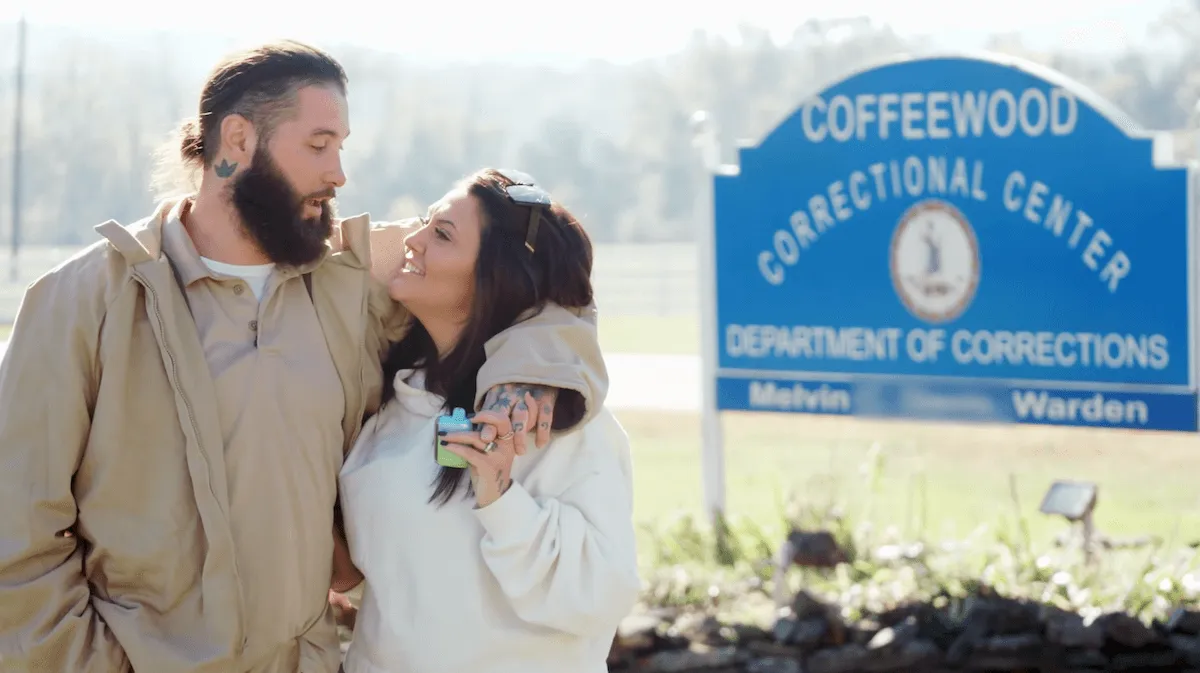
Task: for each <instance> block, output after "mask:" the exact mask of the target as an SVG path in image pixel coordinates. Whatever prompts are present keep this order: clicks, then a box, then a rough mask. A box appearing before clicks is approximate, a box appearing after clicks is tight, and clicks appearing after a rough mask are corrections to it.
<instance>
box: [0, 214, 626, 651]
mask: <svg viewBox="0 0 1200 673" xmlns="http://www.w3.org/2000/svg"><path fill="white" fill-rule="evenodd" d="M170 205H171V204H164V205H163V206H162V207H160V208H159V209H158V211H156V213H155V214H154V215H152V216H151V217H149V218H146V219H145V220H142V221H140V222H138V223H136V224H134V225H131V226H129V227H123V226H121V225H118V224H117V223H116V222H107V223H105V224H103V225H100V226H99V227H97V230H98V231H99V232H100V233H101V235H102V236H103V237H104V238H105V239H106V240H103V241H100V242H98V243H96V244H94V245H92V246H90V247H89V248H87V249H86V250H84V251H83V252H81V253H79V254H78V255H76V256H75V257H73V258H72V259H70V260H68V261H67V262H65V263H63V264H62V265H60V266H59V267H57V268H55V269H53V270H52V271H50V272H49V273H47V274H46V275H44V276H43V277H42V278H40V279H39V280H37V281H36V282H35V283H33V284H32V285H31V286H30V287H29V288H28V291H27V294H26V296H25V300H24V302H23V304H22V306H21V308H20V310H19V312H18V316H17V320H16V324H15V325H14V330H13V333H12V336H11V340H10V343H9V347H8V352H7V355H6V356H5V357H4V359H3V364H0V671H38V672H47V673H49V672H54V673H85V672H97V673H100V672H103V673H108V672H124V671H130V670H134V669H136V671H137V672H138V673H175V672H179V673H183V672H187V673H198V672H200V671H206V672H207V671H237V670H239V664H238V657H239V655H240V652H241V650H242V648H243V647H244V645H245V634H244V633H243V616H242V609H243V606H242V597H241V595H240V589H239V586H240V583H241V582H244V581H253V578H239V577H238V576H237V570H236V567H235V565H234V563H233V549H232V540H231V534H230V525H229V524H230V520H231V519H232V518H234V517H236V516H238V513H237V512H231V511H229V505H228V499H227V497H226V486H225V481H226V472H225V464H224V460H223V446H222V438H221V434H220V429H219V424H218V419H217V418H216V411H215V404H214V401H213V395H214V393H213V389H212V382H211V378H210V376H209V373H208V366H207V364H206V362H205V358H204V353H203V351H202V350H201V348H200V343H199V339H198V337H197V334H196V328H195V326H194V325H193V323H192V320H191V315H190V314H189V312H188V309H187V306H186V304H185V302H184V299H183V295H182V293H181V292H180V289H179V286H178V285H177V283H176V280H175V278H174V276H173V274H172V270H171V267H170V265H169V263H168V262H167V260H166V258H165V257H164V256H163V255H162V254H161V248H160V243H161V229H162V222H163V217H164V215H165V214H166V213H167V212H169V208H170ZM370 226H371V225H370V223H369V219H368V217H367V216H365V215H363V216H358V217H354V218H350V219H347V220H344V221H343V223H342V237H343V243H344V245H343V247H344V248H345V249H344V250H342V251H340V252H336V253H331V254H329V255H328V256H327V258H326V259H325V261H324V263H322V264H320V265H319V266H318V267H317V268H316V270H315V271H314V272H313V275H312V280H313V283H312V286H313V287H312V290H313V302H314V304H315V306H316V309H317V314H318V316H319V317H320V319H321V322H322V328H323V332H324V336H325V339H326V340H327V342H328V344H329V347H330V351H331V354H332V357H333V360H334V362H335V365H336V368H337V371H338V376H339V378H340V379H341V381H342V383H343V386H344V389H345V418H344V421H343V426H344V430H345V444H344V446H343V447H341V448H342V450H343V452H345V451H347V450H348V449H349V447H351V446H353V443H354V441H355V439H356V438H357V437H358V433H359V429H360V426H361V422H362V420H363V418H364V416H365V415H367V414H370V413H372V412H374V411H375V409H376V408H377V406H378V404H379V398H380V389H381V386H380V383H381V375H380V357H381V354H382V353H383V352H384V348H385V346H386V344H387V342H388V340H389V339H394V338H396V337H397V336H399V335H400V334H401V333H402V329H403V325H404V324H405V323H406V322H407V319H408V316H406V315H405V314H404V312H403V311H402V310H401V309H399V308H398V307H397V306H396V305H395V304H394V303H393V302H391V301H390V299H388V298H387V295H386V293H385V292H384V291H383V289H382V288H381V287H380V286H378V285H377V284H376V283H374V282H373V281H372V280H371V279H370V275H369V273H368V270H369V268H370V250H369V238H368V233H369V228H370ZM582 313H583V315H582V316H580V315H577V314H576V313H574V312H571V311H567V310H565V309H562V308H560V307H556V306H551V307H549V308H547V310H545V311H544V312H542V313H541V314H539V315H537V316H536V317H533V318H531V319H529V320H527V321H524V322H521V323H518V324H517V325H516V326H514V327H512V328H510V329H509V330H508V331H506V332H504V333H502V334H500V335H498V336H497V337H495V338H494V339H493V340H492V342H490V343H489V344H488V347H487V351H488V354H489V359H488V361H487V364H486V365H485V367H484V368H483V370H482V371H481V372H480V374H479V394H480V398H482V395H483V394H484V393H485V391H486V390H487V389H488V388H490V387H491V386H493V385H496V384H500V383H506V382H514V383H516V382H520V383H541V384H550V385H554V386H558V387H561V388H565V389H569V390H574V391H578V392H579V393H580V394H581V395H582V397H583V399H584V406H585V412H584V419H580V420H585V419H587V418H590V417H591V416H593V415H594V414H595V412H596V410H598V409H599V408H600V407H601V405H602V404H603V402H604V397H605V394H606V392H607V372H606V371H605V368H604V362H603V359H602V357H601V355H600V352H599V345H598V343H597V338H596V330H595V321H594V316H593V312H592V311H590V310H589V311H586V312H582ZM480 401H481V400H480ZM331 450H334V451H336V450H337V449H336V448H332V447H331ZM263 497H270V494H268V493H264V494H263ZM66 531H70V533H71V534H64V533H65V532H66ZM330 537H331V538H332V536H330ZM332 546H333V543H332V539H331V541H330V556H332V553H333V550H332ZM327 613H328V611H327ZM323 620H324V621H325V622H326V623H329V622H330V621H331V617H330V616H329V614H326V615H325V616H324V618H323Z"/></svg>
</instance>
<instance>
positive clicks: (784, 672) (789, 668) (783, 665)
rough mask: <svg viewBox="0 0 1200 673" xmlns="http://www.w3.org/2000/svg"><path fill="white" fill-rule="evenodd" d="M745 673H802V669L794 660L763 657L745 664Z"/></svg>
mask: <svg viewBox="0 0 1200 673" xmlns="http://www.w3.org/2000/svg"><path fill="white" fill-rule="evenodd" d="M746 673H802V669H801V668H800V662H799V661H796V660H795V659H788V658H784V657H764V658H762V659H755V660H753V661H751V662H750V663H749V664H747V665H746Z"/></svg>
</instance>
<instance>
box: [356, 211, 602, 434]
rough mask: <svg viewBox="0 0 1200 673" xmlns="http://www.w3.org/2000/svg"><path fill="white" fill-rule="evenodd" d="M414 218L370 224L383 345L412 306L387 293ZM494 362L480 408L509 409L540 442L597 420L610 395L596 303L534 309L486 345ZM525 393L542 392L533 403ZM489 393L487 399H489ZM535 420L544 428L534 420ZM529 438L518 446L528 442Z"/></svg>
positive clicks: (485, 374)
mask: <svg viewBox="0 0 1200 673" xmlns="http://www.w3.org/2000/svg"><path fill="white" fill-rule="evenodd" d="M420 224H421V222H420V220H419V219H417V218H411V219H408V220H400V221H397V222H386V223H373V224H372V227H371V231H370V246H369V247H370V249H369V251H367V252H366V253H365V254H367V255H369V256H370V260H371V276H372V279H373V282H374V287H373V288H372V301H371V306H372V312H373V313H375V314H376V315H377V317H378V321H376V320H372V322H373V323H375V324H374V327H375V329H377V332H376V333H375V335H374V338H375V339H376V340H377V342H378V343H379V344H380V357H381V358H382V357H383V356H385V355H386V353H385V352H384V350H385V349H386V343H387V342H388V341H389V340H395V339H397V338H399V337H400V336H401V335H402V334H403V330H404V328H405V326H406V325H407V323H408V320H409V316H408V312H407V311H405V310H404V309H403V308H402V307H400V306H399V305H398V304H396V303H395V302H392V301H391V299H390V298H389V297H388V296H387V282H388V280H390V279H391V278H392V277H393V276H394V275H395V273H396V272H397V271H398V270H399V269H400V267H401V266H403V264H404V238H405V237H406V236H408V235H409V234H410V233H412V232H413V231H414V230H416V229H417V228H419V227H420ZM485 349H486V351H487V362H486V363H484V365H483V368H482V369H480V371H479V377H478V385H477V388H478V391H479V392H478V394H477V396H476V400H475V409H476V410H477V411H478V410H481V409H483V408H489V409H502V408H507V410H508V411H509V413H511V414H512V417H513V422H514V429H516V427H515V425H516V424H520V425H522V429H521V430H517V434H518V435H519V436H520V435H522V434H523V433H524V432H531V431H536V432H537V436H538V439H539V442H538V443H539V444H541V443H544V442H545V441H546V440H547V439H548V438H549V430H550V424H551V421H552V419H553V427H554V429H556V430H569V429H571V428H573V427H575V426H577V425H579V424H581V423H583V422H585V421H587V420H590V419H591V418H592V416H593V415H594V414H595V412H596V411H597V410H599V408H600V407H601V406H603V404H604V399H605V397H606V396H607V394H608V370H607V368H606V367H605V365H604V356H603V355H602V354H601V352H600V341H599V337H598V336H597V333H596V307H595V306H594V305H592V306H588V307H586V308H583V309H566V308H563V307H561V306H558V305H555V304H550V305H547V306H546V307H545V309H543V310H541V311H537V312H534V311H531V312H529V313H528V314H526V315H525V316H522V317H521V319H519V320H518V321H517V323H516V324H515V325H513V326H512V327H510V328H508V329H506V330H504V331H503V332H501V333H500V334H497V335H496V336H494V337H492V339H491V340H490V341H488V343H487V344H486V346H485ZM525 393H530V394H531V395H532V396H533V397H535V398H536V399H535V400H534V402H535V405H534V406H533V407H530V408H528V409H525V408H523V406H525V405H526V404H527V402H526V401H525V400H526V398H525ZM485 396H486V398H487V399H485ZM529 423H536V424H537V426H539V427H532V426H530V425H528V424H529ZM522 445H523V438H522V441H521V442H519V446H518V448H519V449H523V446H522Z"/></svg>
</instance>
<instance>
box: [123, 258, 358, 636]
mask: <svg viewBox="0 0 1200 673" xmlns="http://www.w3.org/2000/svg"><path fill="white" fill-rule="evenodd" d="M133 277H134V278H136V279H137V280H138V282H139V283H141V285H142V287H143V288H145V290H146V294H147V295H148V296H149V298H150V308H151V312H152V313H153V314H154V320H155V322H157V323H158V332H159V334H162V335H163V336H164V339H163V344H162V346H163V352H164V353H166V354H167V360H168V364H169V366H170V368H171V375H172V380H173V381H176V382H177V381H179V363H178V361H177V360H176V358H175V354H174V353H173V352H171V346H170V344H169V343H168V342H167V341H166V339H165V336H166V333H167V325H166V323H165V322H164V321H163V317H162V312H161V310H160V309H159V301H158V292H156V291H155V290H154V288H153V287H151V285H150V283H149V281H147V280H146V277H145V276H143V275H142V274H141V273H139V272H138V271H133ZM181 291H182V289H181ZM360 371H361V370H360ZM172 387H174V388H175V393H176V394H177V395H179V396H180V397H181V398H182V399H183V406H184V409H186V411H187V417H188V423H189V424H190V425H191V426H192V434H193V435H194V436H195V437H196V441H200V426H199V425H197V423H196V414H195V411H193V409H192V399H191V398H190V397H188V394H187V392H186V391H184V390H183V389H181V388H180V387H179V386H178V384H177V383H176V384H174V385H173V386H172ZM364 406H365V405H364ZM210 483H211V482H210ZM212 496H213V497H214V498H216V494H215V493H213V494H212ZM230 560H231V561H232V562H233V568H234V574H235V575H238V574H240V573H238V571H237V557H236V556H235V555H234V554H233V553H232V550H231V553H230ZM234 594H235V597H236V599H237V631H236V635H237V638H236V639H235V643H236V646H237V656H239V657H240V656H242V654H243V652H244V651H245V648H246V637H245V624H244V623H243V622H244V619H245V616H244V615H243V612H244V610H245V607H244V606H243V605H242V590H241V587H240V586H239V587H238V588H237V591H235V592H234Z"/></svg>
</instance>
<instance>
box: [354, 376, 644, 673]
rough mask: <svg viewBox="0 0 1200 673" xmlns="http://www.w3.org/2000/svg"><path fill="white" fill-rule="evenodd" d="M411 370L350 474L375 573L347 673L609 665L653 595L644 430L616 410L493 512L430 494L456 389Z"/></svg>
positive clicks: (592, 669)
mask: <svg viewBox="0 0 1200 673" xmlns="http://www.w3.org/2000/svg"><path fill="white" fill-rule="evenodd" d="M408 374H409V372H407V371H402V372H400V374H398V375H397V376H396V379H395V382H396V398H395V399H394V400H393V401H392V402H390V403H389V404H387V405H385V406H384V408H383V409H382V410H381V411H380V413H379V414H377V415H376V416H374V417H373V418H372V419H371V420H369V421H368V422H367V424H366V426H365V427H364V428H363V432H362V435H361V436H360V438H359V440H358V442H357V443H356V445H355V447H354V449H353V450H351V452H350V454H349V455H348V456H347V458H346V462H345V464H344V466H343V468H342V471H341V475H340V478H339V483H340V487H341V488H340V494H341V500H342V507H343V512H344V513H345V519H346V535H347V541H348V542H349V544H350V554H351V558H352V559H353V560H354V563H355V565H356V566H357V567H358V568H359V569H360V570H362V572H363V574H364V575H365V577H366V582H365V585H364V587H363V598H362V607H361V609H360V611H359V614H358V621H357V623H356V624H355V628H354V640H353V642H352V643H351V645H350V649H349V651H348V652H347V654H346V660H345V669H346V671H347V673H398V672H400V671H403V672H404V673H451V672H458V671H463V672H469V673H606V672H607V670H608V667H607V665H606V664H605V660H606V658H607V656H608V651H609V648H610V647H611V645H612V639H613V635H614V634H615V632H616V629H617V625H618V624H619V623H620V621H621V619H622V618H623V617H624V616H626V615H627V614H629V612H630V610H631V609H632V608H633V606H634V603H635V601H636V599H637V595H638V592H639V588H640V585H639V580H638V574H637V551H636V547H635V543H634V526H633V521H632V502H633V493H632V466H631V464H630V456H629V440H628V438H627V437H626V435H625V432H624V430H623V429H622V428H621V426H620V425H619V424H618V423H617V421H616V419H615V418H614V417H613V416H612V414H611V413H610V412H609V411H607V410H601V411H600V412H599V413H598V414H597V415H596V417H595V418H594V419H592V420H591V421H589V422H588V423H586V424H585V425H583V426H582V427H581V428H579V429H577V430H575V431H573V432H570V433H568V434H565V435H561V436H556V437H555V438H554V440H553V441H552V442H551V443H550V444H549V445H548V446H546V447H545V448H542V449H530V450H529V452H528V453H526V454H525V455H524V456H518V457H517V459H516V460H515V461H514V463H513V468H512V476H513V481H514V483H513V485H512V486H511V487H510V488H509V490H508V491H507V492H506V493H505V494H504V495H503V496H502V497H501V498H500V499H499V500H497V501H496V502H494V503H492V504H491V505H489V506H487V507H484V508H482V509H476V508H475V507H474V505H475V502H474V499H465V498H463V497H462V495H463V494H462V492H459V494H457V495H456V497H454V498H453V499H452V500H451V501H450V502H449V503H447V504H446V505H444V506H442V507H437V506H435V505H434V504H430V503H429V502H428V499H429V496H430V495H431V494H432V493H433V486H432V484H431V482H432V481H433V479H434V478H435V477H436V475H437V470H438V467H437V465H436V463H435V461H434V443H435V442H436V441H437V437H436V435H435V424H434V421H435V417H436V416H437V415H438V414H439V413H440V412H441V405H442V400H441V398H439V397H437V396H435V395H432V394H431V393H428V392H426V391H425V390H423V389H421V388H420V387H417V386H420V384H421V381H420V377H419V376H418V377H412V378H408V380H407V381H406V380H405V379H406V378H407V377H408Z"/></svg>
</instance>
